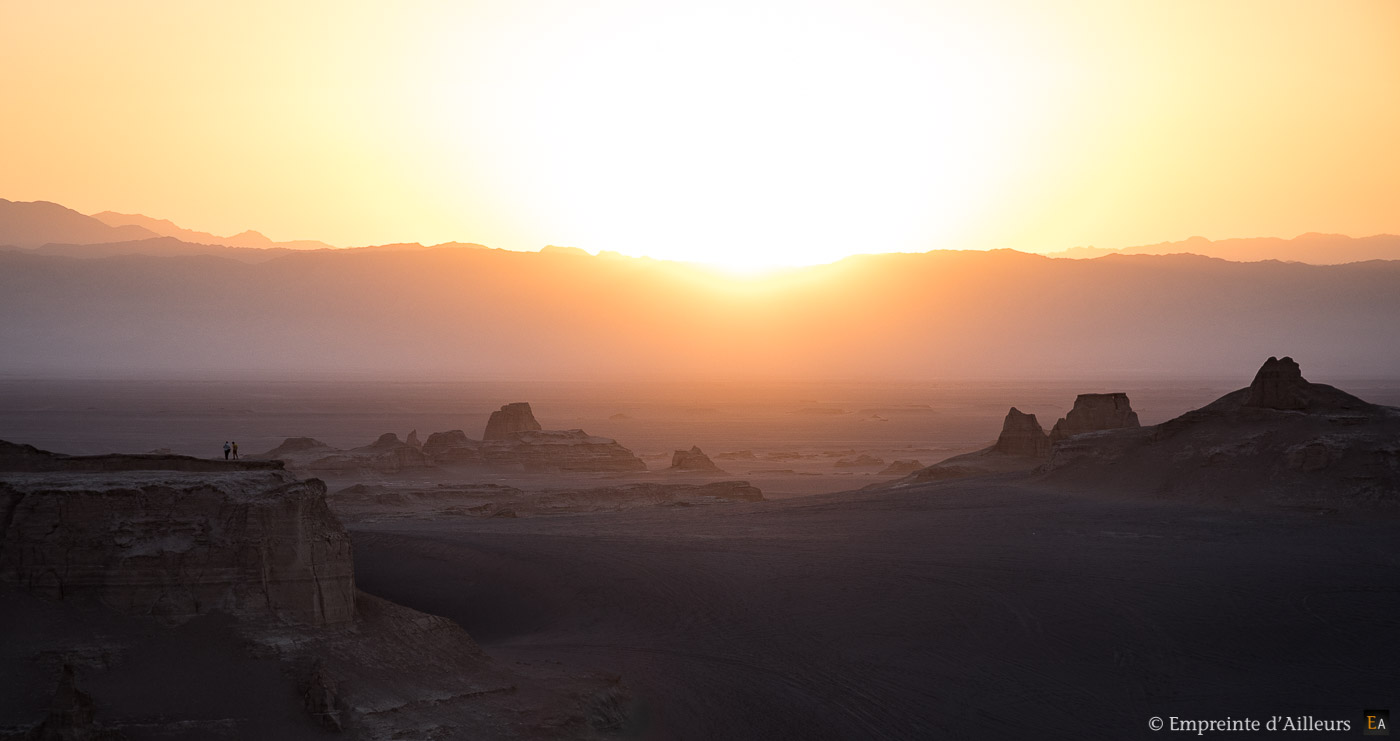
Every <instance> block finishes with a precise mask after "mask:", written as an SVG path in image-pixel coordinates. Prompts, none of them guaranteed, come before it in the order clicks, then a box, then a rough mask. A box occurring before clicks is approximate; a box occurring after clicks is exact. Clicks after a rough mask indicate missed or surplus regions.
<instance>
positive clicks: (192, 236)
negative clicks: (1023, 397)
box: [92, 211, 331, 250]
mask: <svg viewBox="0 0 1400 741" xmlns="http://www.w3.org/2000/svg"><path fill="white" fill-rule="evenodd" d="M92 218H94V219H97V220H98V221H100V222H102V223H103V224H106V225H107V226H110V227H114V228H121V227H125V226H138V227H141V228H142V229H146V230H147V231H150V232H153V233H155V234H159V235H160V236H162V237H174V238H176V239H178V240H181V241H184V242H193V243H195V244H217V245H223V246H225V247H249V248H254V249H267V248H269V247H283V248H286V249H292V250H319V249H328V248H330V247H331V245H328V244H326V243H325V242H317V241H314V240H309V239H308V240H298V241H294V242H274V241H272V240H271V239H268V238H267V237H265V236H263V235H262V234H259V233H258V232H255V231H252V230H251V229H250V230H248V231H246V232H243V233H241V234H235V235H233V236H232V237H216V236H214V235H213V234H209V233H208V232H197V231H194V230H192V229H182V228H180V227H178V226H176V225H175V224H174V223H172V222H170V221H167V220H165V219H153V218H151V217H149V216H142V215H141V214H119V213H116V212H114V211H103V212H102V213H98V214H93V215H92ZM104 241H105V240H104Z"/></svg>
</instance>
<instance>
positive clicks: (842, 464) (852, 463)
mask: <svg viewBox="0 0 1400 741" xmlns="http://www.w3.org/2000/svg"><path fill="white" fill-rule="evenodd" d="M833 465H835V466H836V467H837V468H865V467H868V466H883V465H885V459H884V458H877V457H876V456H873V455H866V454H865V453H862V454H860V455H858V456H856V457H854V458H842V459H841V460H839V461H836V463H834V464H833Z"/></svg>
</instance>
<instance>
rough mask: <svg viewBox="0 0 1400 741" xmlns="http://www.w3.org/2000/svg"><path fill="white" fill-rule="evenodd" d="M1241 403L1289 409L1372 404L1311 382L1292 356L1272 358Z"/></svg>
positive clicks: (1363, 406)
mask: <svg viewBox="0 0 1400 741" xmlns="http://www.w3.org/2000/svg"><path fill="white" fill-rule="evenodd" d="M1248 391H1249V394H1248V395H1247V396H1246V397H1245V399H1244V401H1243V402H1242V403H1241V404H1242V406H1246V407H1255V408H1259V409H1278V410H1288V411H1343V410H1347V409H1364V408H1366V407H1369V406H1371V405H1370V404H1368V403H1366V402H1365V401H1362V400H1361V399H1358V398H1356V397H1355V396H1352V395H1351V394H1348V393H1346V392H1345V391H1342V390H1340V389H1338V388H1336V387H1334V386H1328V385H1327V384H1324V383H1310V382H1309V381H1308V380H1307V379H1305V378H1303V371H1302V369H1301V368H1299V367H1298V364H1297V363H1296V362H1294V360H1293V358H1289V357H1285V358H1283V359H1281V360H1280V359H1279V358H1272V357H1271V358H1269V359H1268V360H1266V361H1264V365H1263V366H1261V367H1260V368H1259V372H1258V373H1255V374H1254V381H1253V382H1252V383H1250V384H1249V389H1248Z"/></svg>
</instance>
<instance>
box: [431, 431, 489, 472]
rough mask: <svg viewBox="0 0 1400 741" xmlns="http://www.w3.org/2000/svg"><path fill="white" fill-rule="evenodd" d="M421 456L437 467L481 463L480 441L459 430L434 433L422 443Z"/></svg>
mask: <svg viewBox="0 0 1400 741" xmlns="http://www.w3.org/2000/svg"><path fill="white" fill-rule="evenodd" d="M423 455H425V456H427V457H428V458H429V459H430V460H432V461H433V462H434V463H437V464H439V465H452V464H457V463H473V462H478V463H479V462H480V461H481V441H480V440H473V439H471V438H469V437H467V433H465V432H463V431H461V430H448V431H447V432H434V433H432V434H431V435H428V439H427V440H426V441H424V442H423Z"/></svg>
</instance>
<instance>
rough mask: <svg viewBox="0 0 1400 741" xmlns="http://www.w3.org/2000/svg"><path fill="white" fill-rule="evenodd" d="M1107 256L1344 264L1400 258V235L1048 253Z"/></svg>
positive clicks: (1202, 241)
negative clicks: (1191, 257) (1175, 256)
mask: <svg viewBox="0 0 1400 741" xmlns="http://www.w3.org/2000/svg"><path fill="white" fill-rule="evenodd" d="M1105 255H1201V256H1202V257H1218V258H1220V259H1222V260H1231V261H1234V262H1259V261H1260V260H1281V261H1284V262H1306V263H1310V264H1313V265H1342V264H1345V263H1349V262H1364V261H1366V260H1400V236H1396V235H1394V234H1377V235H1375V236H1373V237H1360V238H1356V237H1348V236H1345V235H1342V234H1304V235H1302V236H1298V237H1294V238H1293V239H1279V238H1277V237H1255V238H1251V239H1220V240H1215V241H1211V240H1209V239H1206V238H1205V237H1192V238H1190V239H1187V240H1184V241H1181V242H1161V243H1159V244H1149V245H1143V246H1141V247H1123V248H1121V249H1107V248H1102V247H1072V248H1070V249H1067V250H1062V251H1060V252H1051V253H1047V256H1048V257H1069V258H1074V259H1080V260H1082V259H1092V258H1095V257H1103V256H1105Z"/></svg>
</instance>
